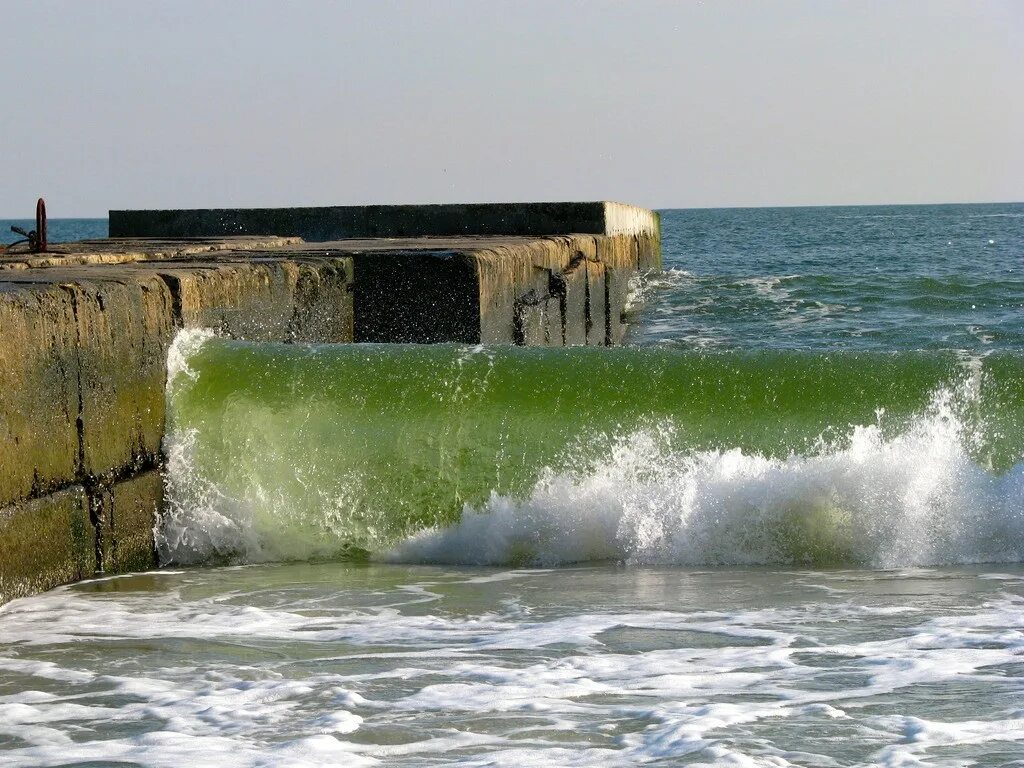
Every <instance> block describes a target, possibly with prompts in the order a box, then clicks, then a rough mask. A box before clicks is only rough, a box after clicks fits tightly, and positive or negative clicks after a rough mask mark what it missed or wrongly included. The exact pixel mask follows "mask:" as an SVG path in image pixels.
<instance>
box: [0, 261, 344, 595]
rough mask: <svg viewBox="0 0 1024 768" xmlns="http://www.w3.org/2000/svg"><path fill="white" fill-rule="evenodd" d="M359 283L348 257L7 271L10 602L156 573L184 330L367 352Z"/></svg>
mask: <svg viewBox="0 0 1024 768" xmlns="http://www.w3.org/2000/svg"><path fill="white" fill-rule="evenodd" d="M351 286H352V264H351V259H346V258H339V259H333V258H321V259H317V260H313V259H302V258H296V259H282V258H278V259H266V258H259V257H256V258H254V259H253V260H251V261H248V262H245V261H227V262H160V261H144V262H138V263H123V262H122V263H115V264H113V265H111V264H103V266H96V265H72V266H66V267H50V268H25V269H21V268H14V269H2V268H0V329H2V332H0V604H2V603H3V602H5V601H7V600H10V599H13V598H15V597H20V596H23V595H27V594H32V593H34V592H38V591H41V590H44V589H48V588H50V587H53V586H56V585H57V584H62V583H65V582H68V581H74V580H77V579H80V578H83V577H85V576H91V575H93V574H95V573H100V572H105V573H120V572H124V571H130V570H142V569H145V568H152V567H154V566H155V565H156V555H155V551H154V546H153V525H154V521H155V519H156V512H157V510H158V509H159V507H160V504H161V502H162V493H163V484H162V480H161V477H160V473H159V467H160V464H161V455H160V444H161V440H162V438H163V430H164V415H165V399H164V389H165V380H166V358H167V349H168V346H169V345H170V342H171V340H172V338H173V336H174V333H175V332H176V331H177V330H178V329H179V328H183V327H195V326H204V327H214V328H217V329H219V330H220V331H222V332H223V333H225V334H228V335H234V336H238V337H242V338H253V339H267V340H276V341H296V340H297V341H351V340H352V298H351V293H352V291H351Z"/></svg>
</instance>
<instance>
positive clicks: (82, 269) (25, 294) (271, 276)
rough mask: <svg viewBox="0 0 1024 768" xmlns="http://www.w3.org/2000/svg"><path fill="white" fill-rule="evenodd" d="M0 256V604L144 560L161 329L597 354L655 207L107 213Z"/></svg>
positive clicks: (157, 480) (153, 496) (650, 249)
mask: <svg viewBox="0 0 1024 768" xmlns="http://www.w3.org/2000/svg"><path fill="white" fill-rule="evenodd" d="M110 230H111V235H112V236H113V238H112V239H107V240H96V241H84V242H78V243H69V244H63V245H60V246H55V247H53V248H52V249H51V250H52V251H53V252H51V253H46V254H36V255H29V254H24V253H22V254H18V253H13V252H8V253H4V254H0V603H2V602H5V601H7V600H10V599H13V598H16V597H20V596H24V595H28V594H32V593H34V592H38V591H41V590H45V589H48V588H50V587H52V586H55V585H57V584H61V583H65V582H69V581H74V580H77V579H81V578H85V577H88V576H92V575H95V574H97V573H101V572H103V573H119V572H126V571H134V570H142V569H146V568H151V567H154V566H155V565H157V563H156V557H155V554H154V546H153V528H154V524H155V520H156V515H157V513H158V511H159V509H160V505H161V499H162V489H163V482H162V478H161V465H162V457H161V440H162V438H163V434H164V414H165V401H164V390H165V379H166V356H167V351H168V348H169V346H170V343H171V340H172V339H173V336H174V334H175V333H176V332H177V331H178V330H179V329H181V328H189V327H211V328H214V329H216V330H218V331H220V332H222V333H223V334H225V335H228V336H232V337H236V338H241V339H248V340H266V341H291V342H325V343H326V342H384V343H387V342H416V343H437V342H461V343H470V344H475V343H482V344H522V345H553V346H563V345H581V344H589V345H611V344H616V343H618V342H620V341H621V340H622V338H623V336H624V334H625V330H626V325H625V323H624V321H623V316H622V315H623V310H624V308H625V305H626V301H627V294H628V285H629V280H630V279H631V278H632V277H634V276H635V275H637V274H638V273H641V272H646V271H649V270H653V269H657V268H659V267H660V261H661V251H660V231H659V226H658V217H657V214H654V213H651V212H650V211H646V210H643V209H639V208H634V207H632V206H626V205H621V204H617V203H568V204H529V205H493V206H491V205H475V206H396V207H385V206H372V207H361V208H323V209H317V208H296V209H264V210H236V211H228V210H216V211H156V212H154V211H112V212H111V216H110Z"/></svg>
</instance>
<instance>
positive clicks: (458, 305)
mask: <svg viewBox="0 0 1024 768" xmlns="http://www.w3.org/2000/svg"><path fill="white" fill-rule="evenodd" d="M354 277H355V294H354V313H355V321H354V326H355V340H356V341H357V342H388V343H415V344H433V343H438V342H446V341H447V342H457V343H463V344H476V343H479V342H480V318H481V312H480V287H479V285H478V282H477V274H476V267H475V263H474V261H473V260H472V259H471V258H469V257H467V256H466V255H465V254H462V253H456V252H444V251H442V252H432V251H428V252H426V253H422V252H421V253H386V254H381V253H367V254H357V255H355V256H354Z"/></svg>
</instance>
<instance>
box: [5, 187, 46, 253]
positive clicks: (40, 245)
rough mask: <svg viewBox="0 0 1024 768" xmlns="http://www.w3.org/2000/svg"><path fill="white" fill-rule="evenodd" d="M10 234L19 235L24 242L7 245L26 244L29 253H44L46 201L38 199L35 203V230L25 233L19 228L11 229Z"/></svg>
mask: <svg viewBox="0 0 1024 768" xmlns="http://www.w3.org/2000/svg"><path fill="white" fill-rule="evenodd" d="M11 232H14V233H15V234H18V235H21V236H22V237H23V238H25V239H24V240H15V241H14V242H13V243H11V244H10V245H8V248H9V247H10V246H11V245H18V244H19V243H28V249H29V251H30V252H31V253H46V247H47V239H46V201H45V200H43V198H41V197H40V198H39V199H38V200H37V201H36V228H35V229H33V230H32V231H31V232H26V231H25V230H24V229H22V228H21V227H13V226H12V227H11Z"/></svg>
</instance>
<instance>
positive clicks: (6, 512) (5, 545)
mask: <svg viewBox="0 0 1024 768" xmlns="http://www.w3.org/2000/svg"><path fill="white" fill-rule="evenodd" d="M95 573H96V537H95V529H94V528H93V525H92V523H91V522H90V520H89V508H88V504H87V502H86V496H85V489H84V488H83V487H82V486H80V485H74V486H71V487H69V488H65V489H63V490H60V491H56V492H54V493H52V494H49V495H46V496H43V497H41V498H38V499H33V500H31V501H25V502H19V503H17V504H13V505H9V506H7V507H3V508H0V604H3V603H5V602H7V601H9V600H14V599H15V598H18V597H25V596H27V595H32V594H35V593H37V592H42V591H44V590H47V589H50V588H52V587H56V586H57V585H59V584H66V583H68V582H71V581H76V580H78V579H84V578H87V577H89V576H92V575H94V574H95Z"/></svg>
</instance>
